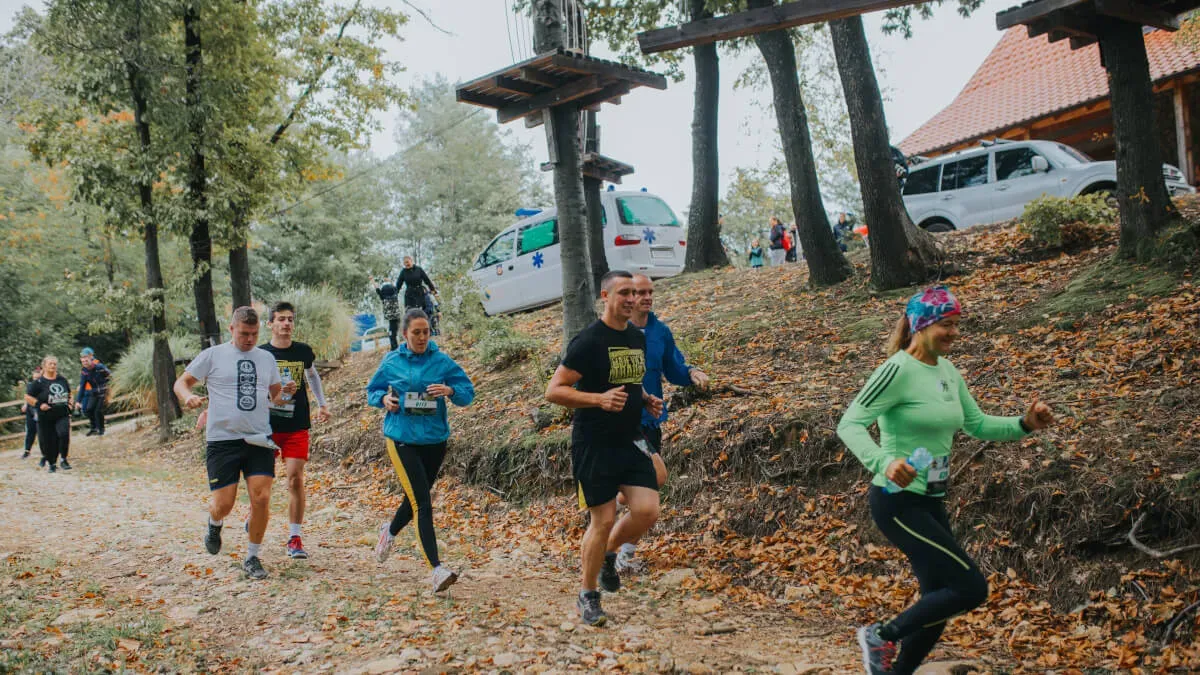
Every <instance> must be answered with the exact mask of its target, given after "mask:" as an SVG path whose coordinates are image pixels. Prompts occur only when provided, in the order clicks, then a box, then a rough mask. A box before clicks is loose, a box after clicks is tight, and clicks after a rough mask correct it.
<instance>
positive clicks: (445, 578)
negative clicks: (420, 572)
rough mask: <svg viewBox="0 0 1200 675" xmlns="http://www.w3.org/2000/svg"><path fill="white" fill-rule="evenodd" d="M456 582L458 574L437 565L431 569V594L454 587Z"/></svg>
mask: <svg viewBox="0 0 1200 675" xmlns="http://www.w3.org/2000/svg"><path fill="white" fill-rule="evenodd" d="M456 581H458V573H457V572H455V571H454V570H452V569H450V568H449V567H446V566H445V565H438V566H437V567H435V568H433V592H434V593H441V592H442V591H444V590H446V589H447V588H450V587H451V586H453V585H454V582H456Z"/></svg>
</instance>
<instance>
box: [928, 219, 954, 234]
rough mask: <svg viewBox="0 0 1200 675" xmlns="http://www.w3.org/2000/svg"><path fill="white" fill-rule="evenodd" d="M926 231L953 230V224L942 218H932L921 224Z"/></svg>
mask: <svg viewBox="0 0 1200 675" xmlns="http://www.w3.org/2000/svg"><path fill="white" fill-rule="evenodd" d="M922 227H923V228H925V231H926V232H935V233H936V232H953V231H954V226H953V225H951V224H950V223H947V222H946V221H944V220H934V221H930V222H928V223H925V224H924V225H922Z"/></svg>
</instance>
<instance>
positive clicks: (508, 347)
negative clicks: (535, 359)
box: [475, 317, 541, 370]
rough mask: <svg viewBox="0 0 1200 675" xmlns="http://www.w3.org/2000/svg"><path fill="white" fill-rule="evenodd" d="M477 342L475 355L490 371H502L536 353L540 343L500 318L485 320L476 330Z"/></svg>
mask: <svg viewBox="0 0 1200 675" xmlns="http://www.w3.org/2000/svg"><path fill="white" fill-rule="evenodd" d="M475 335H476V336H477V337H478V341H477V342H476V343H475V353H476V355H477V356H478V357H479V361H480V363H482V364H483V365H485V366H487V367H488V368H491V369H492V370H502V369H504V368H508V367H509V366H511V365H513V364H515V363H519V362H521V361H523V360H525V359H527V358H529V357H530V356H532V355H534V354H536V353H537V351H538V349H540V348H541V343H540V342H538V341H537V340H535V339H534V338H531V337H529V336H528V335H525V334H523V333H520V332H518V331H517V330H516V329H515V328H513V327H512V322H511V321H509V320H508V319H504V318H501V317H491V318H489V319H486V320H485V322H484V324H483V325H482V326H480V327H479V328H477V329H476V331H475Z"/></svg>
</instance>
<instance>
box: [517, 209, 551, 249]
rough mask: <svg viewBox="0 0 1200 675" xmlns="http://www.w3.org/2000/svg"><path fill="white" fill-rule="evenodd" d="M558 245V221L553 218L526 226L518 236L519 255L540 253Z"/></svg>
mask: <svg viewBox="0 0 1200 675" xmlns="http://www.w3.org/2000/svg"><path fill="white" fill-rule="evenodd" d="M557 243H558V221H557V220H555V219H553V218H551V219H550V220H545V221H542V222H540V223H534V224H532V225H526V226H525V227H522V228H521V232H520V234H519V235H518V236H517V249H518V251H517V255H525V254H526V253H533V252H534V251H540V250H541V249H543V248H546V247H547V246H553V245H555V244H557Z"/></svg>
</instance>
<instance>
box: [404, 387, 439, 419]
mask: <svg viewBox="0 0 1200 675" xmlns="http://www.w3.org/2000/svg"><path fill="white" fill-rule="evenodd" d="M404 413H405V414H406V415H433V414H436V413H437V399H434V398H431V397H430V396H429V395H428V394H425V393H423V392H419V391H408V392H405V393H404Z"/></svg>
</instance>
